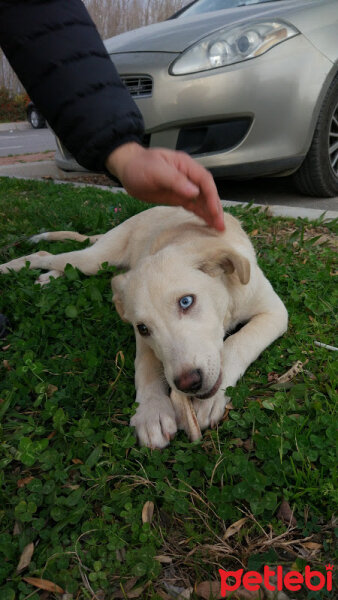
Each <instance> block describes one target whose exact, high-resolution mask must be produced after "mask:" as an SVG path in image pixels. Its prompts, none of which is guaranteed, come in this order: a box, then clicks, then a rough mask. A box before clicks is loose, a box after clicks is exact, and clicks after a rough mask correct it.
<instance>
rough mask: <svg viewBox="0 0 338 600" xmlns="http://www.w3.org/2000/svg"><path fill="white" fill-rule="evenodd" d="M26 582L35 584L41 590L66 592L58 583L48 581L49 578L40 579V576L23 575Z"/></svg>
mask: <svg viewBox="0 0 338 600" xmlns="http://www.w3.org/2000/svg"><path fill="white" fill-rule="evenodd" d="M22 579H23V580H24V581H26V583H29V584H30V585H33V586H34V587H36V588H39V589H40V590H46V592H53V593H54V594H64V593H65V592H64V590H63V589H62V588H61V587H60V586H59V585H56V583H53V582H52V581H48V579H40V578H39V577H23V578H22Z"/></svg>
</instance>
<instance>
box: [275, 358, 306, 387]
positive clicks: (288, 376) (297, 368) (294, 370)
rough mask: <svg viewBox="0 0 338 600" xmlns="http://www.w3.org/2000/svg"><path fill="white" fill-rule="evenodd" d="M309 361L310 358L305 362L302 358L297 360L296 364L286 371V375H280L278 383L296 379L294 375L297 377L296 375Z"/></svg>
mask: <svg viewBox="0 0 338 600" xmlns="http://www.w3.org/2000/svg"><path fill="white" fill-rule="evenodd" d="M308 362H309V360H308V359H307V360H306V361H304V362H302V361H301V360H297V361H296V362H295V364H294V365H292V367H291V369H289V370H288V371H286V373H284V375H281V376H280V377H278V379H277V381H276V383H288V382H289V381H292V379H294V377H296V375H298V373H301V371H302V370H303V367H304V365H306V364H307V363H308Z"/></svg>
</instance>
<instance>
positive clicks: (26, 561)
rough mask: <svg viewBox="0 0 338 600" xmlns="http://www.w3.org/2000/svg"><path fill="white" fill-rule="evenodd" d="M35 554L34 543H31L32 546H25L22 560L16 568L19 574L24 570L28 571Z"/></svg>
mask: <svg viewBox="0 0 338 600" xmlns="http://www.w3.org/2000/svg"><path fill="white" fill-rule="evenodd" d="M33 552H34V544H33V542H31V543H30V544H27V546H25V547H24V549H23V551H22V554H21V556H20V560H19V564H18V566H17V567H16V572H17V573H20V571H23V570H24V569H26V567H28V566H29V565H30V562H31V560H32V556H33Z"/></svg>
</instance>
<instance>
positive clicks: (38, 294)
mask: <svg viewBox="0 0 338 600" xmlns="http://www.w3.org/2000/svg"><path fill="white" fill-rule="evenodd" d="M116 208H121V210H118V211H117V212H116V211H115V209H116ZM144 208H145V206H144V205H141V204H140V203H138V202H136V201H135V200H132V199H129V198H128V197H126V196H124V195H122V194H112V193H110V192H106V191H103V190H99V189H92V188H75V187H73V186H71V185H55V184H53V183H40V182H28V181H19V180H14V179H0V239H1V249H0V262H6V261H7V260H10V259H11V258H14V257H16V256H20V255H23V254H28V253H29V252H31V247H30V246H29V245H28V244H27V242H26V241H25V240H26V238H27V236H29V235H32V234H34V233H38V232H39V231H41V230H50V229H54V230H56V229H74V230H78V231H80V232H85V233H88V234H92V233H98V232H104V231H107V230H108V229H109V228H111V227H112V226H113V225H114V224H117V223H118V221H119V220H123V219H125V218H127V217H128V216H131V215H132V214H134V213H135V212H136V211H139V210H142V209H144ZM231 212H232V213H233V214H235V216H238V217H240V218H241V220H242V222H243V224H244V226H245V228H246V230H247V232H248V233H249V234H250V235H251V238H252V240H253V243H254V244H255V246H256V248H257V251H258V255H259V262H260V264H261V266H262V268H263V269H264V271H265V273H266V274H267V276H268V277H269V279H270V281H271V282H272V284H273V285H274V287H275V289H276V291H277V293H279V294H280V295H281V297H282V298H283V300H284V301H285V303H286V305H287V308H288V310H289V314H290V326H289V330H288V333H287V334H286V335H284V336H283V337H282V338H281V339H279V340H278V341H277V342H275V343H274V344H273V345H272V346H271V347H270V348H268V349H267V350H266V351H265V352H264V353H263V354H262V356H261V357H260V358H259V359H258V360H257V361H256V362H255V363H254V364H253V365H252V366H251V367H250V369H249V370H248V371H247V373H246V374H245V376H244V377H243V379H242V380H241V381H240V382H239V384H238V385H237V386H236V388H234V389H230V390H229V394H230V395H231V397H232V404H233V406H234V409H233V410H228V411H227V413H226V415H225V418H224V420H223V421H222V423H221V424H220V425H219V427H218V428H217V429H216V430H213V431H211V430H208V431H206V432H205V433H204V436H203V439H202V441H201V442H195V443H193V444H191V443H188V442H187V440H186V438H185V436H184V435H183V433H180V434H179V435H177V437H176V438H175V440H174V441H173V442H172V444H171V445H170V447H169V448H167V449H165V450H163V451H161V452H160V451H151V450H149V449H147V448H140V447H138V446H137V444H136V440H135V437H134V432H133V429H131V428H130V427H129V425H128V422H129V419H130V416H131V415H132V413H133V411H134V410H135V404H134V383H133V375H134V369H133V359H134V339H133V332H132V328H131V327H130V326H129V325H128V324H126V323H123V322H122V321H121V320H120V319H119V318H118V316H117V314H116V313H115V311H114V309H113V307H112V304H111V289H110V278H111V275H112V272H114V269H112V268H107V267H105V266H103V268H102V271H101V272H100V273H99V274H98V275H97V276H96V277H91V278H86V277H84V276H83V275H82V274H81V273H79V272H78V271H76V270H74V269H73V268H71V267H68V268H67V270H66V276H65V277H64V278H60V279H57V280H55V281H53V282H52V283H51V284H50V285H49V286H47V287H45V288H44V289H40V287H39V286H36V285H34V280H35V279H36V275H37V272H34V271H29V270H28V269H27V268H26V269H24V270H23V271H21V272H20V273H11V274H8V275H2V276H1V278H0V312H2V313H5V314H6V315H7V316H8V317H9V319H10V323H11V330H10V332H9V334H8V335H7V337H6V339H4V340H2V341H1V342H0V417H1V420H2V425H1V426H0V437H1V455H0V481H1V487H2V492H1V498H0V598H1V600H14V598H16V599H18V600H24V599H26V598H28V597H29V598H35V599H37V598H38V596H39V594H40V593H41V591H40V590H39V589H38V588H37V587H36V581H35V582H34V580H33V581H32V580H31V579H29V578H40V579H42V580H44V581H47V582H53V583H54V584H57V585H58V586H59V587H60V588H62V589H63V590H66V591H67V593H68V594H70V596H67V598H74V599H75V598H76V599H79V598H81V599H82V598H84V599H87V598H88V599H90V598H99V599H100V600H102V599H103V598H105V599H110V598H118V597H120V598H128V597H137V596H138V597H140V598H143V599H145V600H147V599H152V600H158V599H160V598H169V597H171V596H168V592H169V591H172V590H173V589H174V587H173V586H175V587H176V588H179V589H183V588H189V587H190V586H194V585H195V584H196V583H197V584H198V583H200V582H202V581H217V580H218V581H219V575H218V568H223V569H230V568H233V569H238V568H241V567H243V568H249V569H254V570H260V569H261V567H262V566H263V565H264V564H269V565H271V566H273V565H277V564H282V565H283V566H284V568H286V569H287V568H291V567H292V569H296V570H299V571H303V570H304V567H305V565H306V564H309V565H312V567H313V568H316V569H319V570H323V571H324V572H325V566H324V565H325V564H326V563H328V562H330V563H332V562H334V558H335V556H334V540H335V533H336V534H338V531H337V529H336V530H335V529H334V521H333V514H334V511H335V509H336V503H337V491H336V490H337V488H336V480H335V477H334V471H335V468H336V452H335V449H336V424H337V422H336V412H335V408H336V397H335V392H334V390H335V383H336V373H337V369H336V367H337V363H336V362H335V360H336V356H337V355H336V353H335V352H330V351H328V350H326V349H324V348H318V347H316V346H315V345H314V341H315V340H318V341H321V342H324V343H327V344H333V345H337V344H336V343H335V340H334V320H335V314H336V313H335V310H336V309H335V298H334V249H333V241H334V230H335V229H336V224H335V223H331V224H329V225H325V226H324V225H323V223H322V222H321V221H318V222H316V223H308V222H307V221H305V220H300V219H299V220H285V219H276V218H271V217H269V216H268V215H267V214H266V213H261V212H259V211H258V210H256V209H253V208H250V207H249V208H235V209H231ZM81 246H85V244H74V243H73V242H65V243H53V244H47V243H46V242H44V243H41V244H40V245H39V248H40V249H45V250H49V251H51V252H53V253H58V252H60V251H65V250H71V249H73V248H74V247H76V248H79V247H81ZM296 361H301V362H302V363H303V370H302V371H301V372H300V373H299V374H298V375H297V376H296V377H295V378H294V379H293V380H292V381H290V382H289V383H287V384H285V385H284V386H282V385H280V384H276V383H275V381H276V374H278V375H281V374H282V373H284V372H285V371H287V370H288V369H289V368H290V367H291V366H292V365H293V364H294V363H295V362H296ZM283 500H284V502H283V507H282V509H281V503H282V501H283ZM146 502H150V503H153V504H154V507H155V510H154V514H153V517H152V520H151V519H150V518H148V519H147V518H145V516H144V514H145V511H143V519H142V510H143V507H144V505H145V504H146ZM147 506H148V507H149V506H150V507H151V506H152V505H151V504H150V505H149V504H148V505H147ZM290 510H291V511H293V519H292V520H291V515H290ZM147 521H148V522H147ZM149 521H151V522H149ZM234 523H235V526H234V527H233V528H232V529H229V527H230V525H232V524H234ZM291 523H292V525H291ZM32 543H33V544H34V553H33V555H32V556H30V555H29V558H28V559H27V560H26V562H27V563H28V564H27V566H26V567H25V568H24V569H22V570H19V571H17V566H18V563H19V559H20V556H21V555H22V553H23V551H24V550H25V549H26V550H25V552H26V553H27V552H28V550H27V547H28V548H29V549H31V550H32V548H33V546H31V545H30V546H29V544H32ZM27 578H28V579H27ZM32 583H34V585H32ZM44 585H45V586H46V585H47V588H48V585H49V586H50V583H49V584H44ZM170 586H171V587H170ZM135 588H136V592H135V593H134V591H135ZM49 589H52V588H50V587H49ZM131 589H132V593H134V595H130V594H131V592H130V590H131ZM43 594H45V595H44V596H43V598H47V597H49V598H52V597H60V594H57V593H55V594H54V592H49V595H48V592H46V591H45V592H43ZM166 594H167V595H166ZM192 597H194V598H197V595H196V594H195V595H193V596H192ZM210 597H212V596H210ZM229 597H230V596H229ZM257 597H258V596H257ZM326 597H330V593H327V595H325V591H321V592H310V593H309V592H306V590H303V591H301V592H297V599H298V598H318V599H319V598H326Z"/></svg>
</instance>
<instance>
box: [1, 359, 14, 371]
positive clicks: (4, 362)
mask: <svg viewBox="0 0 338 600" xmlns="http://www.w3.org/2000/svg"><path fill="white" fill-rule="evenodd" d="M2 364H3V366H4V367H5V369H6V371H11V370H12V367H11V365H10V364H9V362H8V360H3V361H2Z"/></svg>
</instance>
